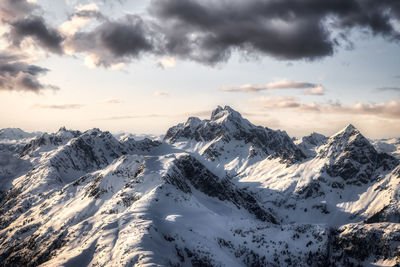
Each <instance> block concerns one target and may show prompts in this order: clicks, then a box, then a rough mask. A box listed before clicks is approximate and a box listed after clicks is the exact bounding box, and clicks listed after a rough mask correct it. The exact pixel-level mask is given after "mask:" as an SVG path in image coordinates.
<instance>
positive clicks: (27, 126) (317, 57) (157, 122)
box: [0, 0, 400, 138]
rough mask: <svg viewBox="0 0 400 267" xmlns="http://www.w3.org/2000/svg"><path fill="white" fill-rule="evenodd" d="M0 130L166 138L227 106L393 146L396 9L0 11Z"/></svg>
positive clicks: (200, 2)
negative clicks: (349, 127) (349, 130)
mask: <svg viewBox="0 0 400 267" xmlns="http://www.w3.org/2000/svg"><path fill="white" fill-rule="evenodd" d="M0 18H1V20H0V34H1V38H0V128H6V127H19V128H21V129H23V130H26V131H56V130H57V129H58V128H60V127H61V126H66V127H67V128H71V129H79V130H87V129H89V128H93V127H98V128H101V129H102V130H109V131H111V132H133V133H152V134H162V133H165V132H166V130H167V129H168V128H169V127H170V126H172V125H174V124H176V123H179V122H182V121H185V120H186V119H187V117H188V116H198V117H200V118H208V117H209V115H210V113H211V110H212V109H214V108H215V107H216V106H217V105H222V106H224V105H229V106H231V107H232V108H234V109H236V110H237V111H239V112H241V113H242V115H243V116H244V117H245V118H247V119H249V120H250V121H251V122H253V123H254V124H257V125H262V126H266V127H269V128H272V129H282V130H286V131H287V132H288V134H289V135H291V136H303V135H306V134H309V133H311V132H312V131H316V132H320V133H322V134H326V135H330V134H332V133H334V132H336V131H337V130H339V129H340V128H343V127H344V126H345V125H346V124H348V123H352V124H354V125H355V126H356V127H358V128H359V129H360V130H361V131H362V132H363V133H364V134H365V135H366V136H367V137H370V138H386V137H399V136H400V1H398V0H381V1H376V0H326V1H321V0H280V1H274V0H229V1H228V0H187V1H181V0H135V1H127V0H126V1H124V0H120V1H111V0H102V1H79V0H37V1H33V0H30V1H23V0H0Z"/></svg>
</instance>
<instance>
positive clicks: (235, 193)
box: [165, 155, 277, 224]
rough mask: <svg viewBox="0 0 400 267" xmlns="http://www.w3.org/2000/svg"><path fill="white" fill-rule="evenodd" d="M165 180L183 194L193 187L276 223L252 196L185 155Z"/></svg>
mask: <svg viewBox="0 0 400 267" xmlns="http://www.w3.org/2000/svg"><path fill="white" fill-rule="evenodd" d="M165 180H166V181H167V182H168V183H171V184H173V185H175V186H176V187H177V188H179V189H180V190H182V191H183V192H185V193H190V192H191V186H193V187H194V188H195V189H197V190H199V191H200V192H202V193H204V194H206V195H208V196H211V197H216V198H218V199H220V200H223V201H230V202H232V203H233V204H235V205H236V206H237V207H239V208H240V207H242V208H245V209H247V210H248V211H249V212H250V213H252V214H254V215H255V216H256V217H257V218H258V219H260V220H262V221H267V222H271V223H275V224H276V223H277V221H276V219H275V218H274V216H273V215H272V214H271V213H270V212H268V211H266V210H264V209H263V208H262V207H261V206H260V205H259V203H258V202H257V200H256V199H255V198H254V197H253V196H252V195H250V194H249V193H247V192H245V191H244V190H241V189H238V188H236V186H235V185H234V184H233V183H232V182H230V181H229V180H228V179H227V178H224V179H220V178H219V177H217V176H216V175H214V174H213V173H212V172H210V171H209V170H208V169H207V168H206V167H204V166H203V165H202V164H201V163H200V162H199V161H198V160H196V159H195V158H194V157H192V156H189V155H185V156H181V157H180V158H179V159H177V160H176V161H175V162H174V166H173V167H172V168H171V169H170V171H169V172H168V174H167V175H166V176H165ZM188 182H189V183H188ZM190 185H191V186H190Z"/></svg>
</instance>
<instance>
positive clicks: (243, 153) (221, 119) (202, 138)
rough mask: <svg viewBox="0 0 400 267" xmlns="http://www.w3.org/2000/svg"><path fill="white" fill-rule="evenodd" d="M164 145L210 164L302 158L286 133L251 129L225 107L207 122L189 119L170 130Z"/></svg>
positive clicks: (212, 115) (292, 161)
mask: <svg viewBox="0 0 400 267" xmlns="http://www.w3.org/2000/svg"><path fill="white" fill-rule="evenodd" d="M164 142H167V143H170V144H176V143H179V144H182V143H184V145H186V146H191V147H192V148H193V149H194V150H196V151H198V152H199V153H200V154H201V155H202V156H204V157H206V158H208V159H210V160H212V161H215V160H220V161H224V159H228V160H229V159H233V158H234V157H233V156H235V157H236V156H239V158H241V160H242V161H243V160H246V159H249V158H253V157H256V156H258V157H259V158H265V157H268V156H269V157H271V158H279V159H280V161H281V162H285V163H287V164H293V163H295V162H299V161H301V160H303V159H304V158H305V155H304V154H303V152H302V151H301V150H300V149H298V148H297V147H296V145H295V144H294V143H293V141H292V140H291V139H290V137H289V136H288V135H287V134H286V132H284V131H279V130H278V131H274V130H271V129H269V128H264V127H261V126H255V125H253V124H252V123H250V122H249V121H248V120H246V119H244V118H243V117H242V116H241V115H240V114H239V113H238V112H237V111H235V110H233V109H232V108H230V107H229V106H225V107H224V108H222V107H220V106H219V107H218V108H216V109H215V110H213V111H212V113H211V117H210V119H209V120H200V119H199V118H194V117H191V118H189V119H188V120H187V121H186V122H185V123H180V124H178V125H176V126H174V127H172V128H170V129H169V130H168V131H167V134H166V135H165V137H164ZM185 149H190V148H188V147H186V148H185Z"/></svg>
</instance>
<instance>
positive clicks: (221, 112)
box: [210, 106, 243, 121]
mask: <svg viewBox="0 0 400 267" xmlns="http://www.w3.org/2000/svg"><path fill="white" fill-rule="evenodd" d="M227 117H231V118H232V117H234V118H238V119H243V118H242V115H241V114H240V113H239V112H237V111H236V110H234V109H233V108H231V107H230V106H225V107H223V108H222V107H221V106H218V107H217V108H216V109H214V110H213V111H212V112H211V118H210V119H211V120H214V121H216V120H219V119H221V118H227Z"/></svg>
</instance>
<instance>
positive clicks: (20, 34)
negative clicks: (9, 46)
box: [10, 16, 64, 54]
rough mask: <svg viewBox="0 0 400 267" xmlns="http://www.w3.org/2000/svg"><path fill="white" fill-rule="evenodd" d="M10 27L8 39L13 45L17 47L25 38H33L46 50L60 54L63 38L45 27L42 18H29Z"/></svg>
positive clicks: (55, 31)
mask: <svg viewBox="0 0 400 267" xmlns="http://www.w3.org/2000/svg"><path fill="white" fill-rule="evenodd" d="M11 26H12V30H11V32H10V38H11V39H12V42H13V44H14V45H17V46H18V45H19V44H20V42H21V41H22V40H23V39H24V38H25V37H33V38H34V39H35V40H36V41H37V42H38V43H39V44H40V45H41V46H42V47H43V48H45V49H46V50H49V51H51V52H53V53H58V54H61V53H62V50H63V49H62V47H61V43H62V41H63V40H64V38H63V37H62V36H61V34H60V33H59V32H58V31H57V30H56V29H53V28H51V27H50V26H48V25H46V22H45V21H44V19H43V18H41V17H37V16H30V17H27V18H23V19H20V20H17V21H15V22H13V23H12V24H11Z"/></svg>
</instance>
